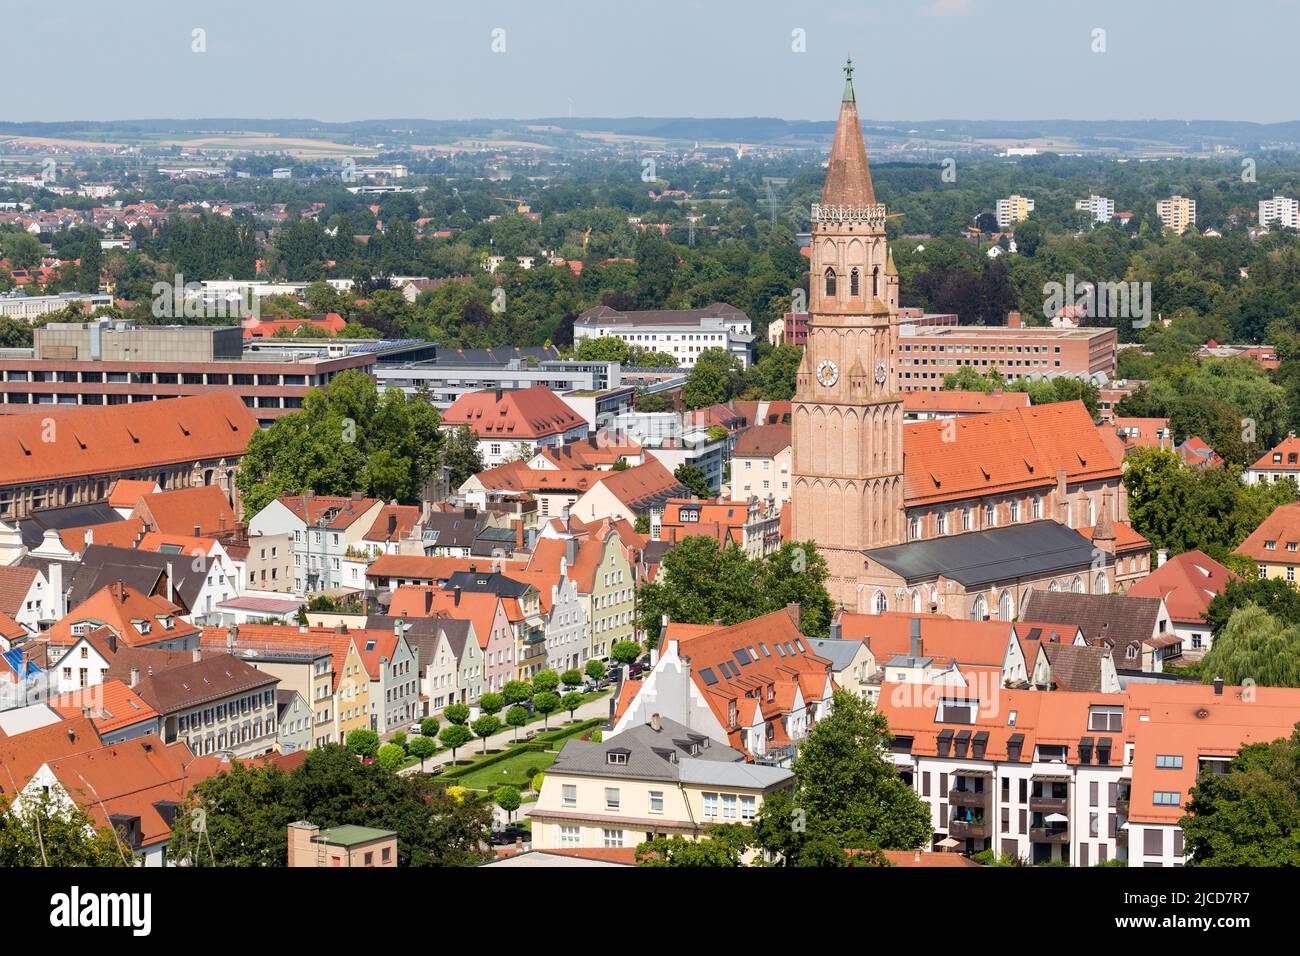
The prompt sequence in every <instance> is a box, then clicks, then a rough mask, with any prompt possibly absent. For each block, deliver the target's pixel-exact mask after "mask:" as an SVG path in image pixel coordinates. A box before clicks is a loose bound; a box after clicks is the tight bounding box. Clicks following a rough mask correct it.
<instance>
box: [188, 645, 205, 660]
mask: <svg viewBox="0 0 1300 956" xmlns="http://www.w3.org/2000/svg"><path fill="white" fill-rule="evenodd" d="M191 654H192V658H193V660H194V663H196V664H197V663H198V662H199V661H201V660H203V651H202V650H200V649H199V648H197V647H196V648H194V650H193V651H192V652H191Z"/></svg>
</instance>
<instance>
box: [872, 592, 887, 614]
mask: <svg viewBox="0 0 1300 956" xmlns="http://www.w3.org/2000/svg"><path fill="white" fill-rule="evenodd" d="M888 610H889V598H887V597H885V592H884V591H877V592H876V601H875V612H876V613H877V614H884V613H885V612H886V611H888Z"/></svg>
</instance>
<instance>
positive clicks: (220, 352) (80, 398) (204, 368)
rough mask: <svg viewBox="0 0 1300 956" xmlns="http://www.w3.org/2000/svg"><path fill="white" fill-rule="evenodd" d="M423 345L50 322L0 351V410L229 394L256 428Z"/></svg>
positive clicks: (423, 351) (224, 329) (424, 349)
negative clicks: (314, 391)
mask: <svg viewBox="0 0 1300 956" xmlns="http://www.w3.org/2000/svg"><path fill="white" fill-rule="evenodd" d="M435 351H436V349H435V347H434V346H433V345H432V344H431V343H417V342H409V341H394V342H388V341H384V340H380V341H375V340H350V339H345V340H340V339H323V340H320V341H312V340H293V339H282V340H265V341H257V340H251V341H248V342H246V341H245V340H244V338H243V336H242V332H241V330H240V328H239V327H238V326H179V325H168V326H139V325H136V324H135V323H134V322H132V321H130V320H124V319H105V320H101V321H97V322H70V323H52V324H50V325H47V326H45V327H44V328H39V329H36V330H34V341H33V345H32V348H29V349H0V413H3V414H14V413H18V412H34V411H36V412H38V411H40V410H41V408H42V407H43V406H48V405H60V406H64V405H68V406H76V405H126V404H131V403H135V402H147V401H153V400H155V399H160V398H178V397H182V396H187V395H202V394H207V393H211V392H213V391H222V390H236V391H237V392H238V393H239V395H240V397H241V398H242V400H243V402H244V404H245V405H246V406H247V407H248V408H249V409H250V410H252V412H253V414H254V416H255V417H256V418H257V420H258V423H259V424H262V425H265V424H267V423H269V422H271V421H273V420H275V419H276V418H278V417H280V416H281V415H284V414H287V413H288V412H291V411H294V410H296V409H298V408H301V407H302V400H303V397H304V396H305V395H306V394H307V391H308V390H309V389H311V388H316V387H319V386H321V385H325V384H328V383H329V382H330V381H331V380H332V379H333V378H334V377H335V376H336V375H338V374H339V373H340V372H343V371H345V370H347V369H352V368H357V369H363V370H365V371H366V372H373V371H374V369H375V368H376V366H377V364H379V363H380V362H381V361H382V362H387V361H395V360H399V359H403V358H404V359H407V360H410V359H418V358H423V357H426V356H429V355H432V354H434V352H435Z"/></svg>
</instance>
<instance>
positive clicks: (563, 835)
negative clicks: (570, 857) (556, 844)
mask: <svg viewBox="0 0 1300 956" xmlns="http://www.w3.org/2000/svg"><path fill="white" fill-rule="evenodd" d="M560 846H562V847H580V846H582V828H581V827H564V826H562V827H560Z"/></svg>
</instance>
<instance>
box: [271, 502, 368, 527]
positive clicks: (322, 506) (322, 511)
mask: <svg viewBox="0 0 1300 956" xmlns="http://www.w3.org/2000/svg"><path fill="white" fill-rule="evenodd" d="M277 500H278V501H279V502H280V504H282V505H284V506H285V507H286V508H288V509H289V510H290V511H292V512H293V513H294V514H295V515H297V516H298V517H299V518H301V519H302V520H303V521H305V522H307V524H309V525H313V526H315V525H316V524H317V523H318V522H319V521H320V520H321V518H327V520H326V522H325V527H327V528H331V529H334V530H342V529H344V528H350V527H352V524H353V522H355V521H357V520H358V519H360V518H361V517H362V516H363V515H365V513H366V512H367V511H369V510H370V509H371V508H373V507H374V506H375V505H378V504H383V502H381V501H380V500H379V499H378V498H353V497H343V496H341V495H312V496H311V497H310V498H307V497H304V496H303V495H281V496H280V497H279V498H278V499H277Z"/></svg>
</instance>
